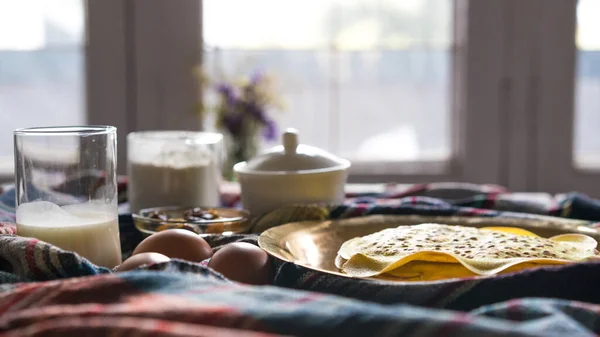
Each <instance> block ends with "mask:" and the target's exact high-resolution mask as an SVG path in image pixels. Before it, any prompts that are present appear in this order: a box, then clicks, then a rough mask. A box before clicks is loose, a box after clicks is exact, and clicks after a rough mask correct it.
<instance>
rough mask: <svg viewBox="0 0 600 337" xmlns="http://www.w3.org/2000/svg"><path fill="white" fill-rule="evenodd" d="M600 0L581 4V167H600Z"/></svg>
mask: <svg viewBox="0 0 600 337" xmlns="http://www.w3.org/2000/svg"><path fill="white" fill-rule="evenodd" d="M598 15H600V1H597V0H579V2H578V5H577V47H578V55H577V61H578V69H577V82H576V83H577V91H576V113H575V139H574V150H573V153H574V161H575V165H576V166H578V167H580V168H592V169H598V168H600V137H598V136H597V135H598V128H599V127H600V35H599V34H598V32H599V31H600V21H598Z"/></svg>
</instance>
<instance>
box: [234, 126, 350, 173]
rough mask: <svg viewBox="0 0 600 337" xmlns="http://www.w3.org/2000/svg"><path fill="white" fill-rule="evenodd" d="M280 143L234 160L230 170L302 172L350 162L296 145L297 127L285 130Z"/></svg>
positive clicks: (335, 167)
mask: <svg viewBox="0 0 600 337" xmlns="http://www.w3.org/2000/svg"><path fill="white" fill-rule="evenodd" d="M282 138H283V144H282V145H278V146H275V147H273V148H271V149H270V150H268V151H267V152H265V153H263V154H261V155H259V156H257V157H255V158H252V159H250V160H249V161H248V162H242V163H238V164H236V165H235V166H234V170H235V171H236V172H240V173H261V172H263V173H275V172H280V173H302V172H315V171H333V170H345V169H348V168H349V167H350V162H349V161H348V160H346V159H342V158H339V157H337V156H335V155H333V154H331V153H329V152H327V151H324V150H321V149H319V148H316V147H313V146H308V145H304V144H299V141H298V138H299V137H298V130H296V129H291V128H290V129H286V130H285V132H284V133H283V137H282Z"/></svg>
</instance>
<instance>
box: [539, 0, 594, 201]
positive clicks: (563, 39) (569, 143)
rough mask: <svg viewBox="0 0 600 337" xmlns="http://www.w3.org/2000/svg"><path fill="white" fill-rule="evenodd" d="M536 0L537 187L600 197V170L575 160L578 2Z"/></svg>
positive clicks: (551, 190) (542, 189)
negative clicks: (581, 166)
mask: <svg viewBox="0 0 600 337" xmlns="http://www.w3.org/2000/svg"><path fill="white" fill-rule="evenodd" d="M538 2H540V6H539V8H538V11H537V14H538V17H539V19H538V21H537V22H538V26H537V38H536V39H537V41H538V46H537V55H536V57H537V62H536V65H537V69H536V70H537V72H536V77H537V78H539V79H538V80H537V81H536V82H535V83H537V86H536V87H535V88H534V90H537V92H534V95H535V96H537V97H539V101H538V104H537V107H536V108H537V109H535V113H536V122H537V126H538V128H537V135H536V147H535V149H536V150H537V151H535V154H536V156H537V158H536V159H535V165H536V170H535V171H536V173H537V174H536V177H535V178H536V179H535V182H536V186H535V189H536V190H540V191H548V192H552V193H559V192H569V191H578V192H582V193H587V194H592V195H595V196H600V170H598V169H596V170H590V169H583V168H578V167H576V166H575V159H574V146H573V145H574V134H575V114H576V105H575V94H576V89H577V86H576V77H577V52H578V49H577V46H576V27H577V1H556V0H555V1H547V2H546V1H543V0H541V1H540V0H538ZM541 2H543V5H541Z"/></svg>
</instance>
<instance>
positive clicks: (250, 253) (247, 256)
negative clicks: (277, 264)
mask: <svg viewBox="0 0 600 337" xmlns="http://www.w3.org/2000/svg"><path fill="white" fill-rule="evenodd" d="M208 266H209V267H210V268H212V269H214V270H215V271H217V272H219V273H221V274H223V276H225V277H227V278H228V279H230V280H232V281H236V282H240V283H247V284H254V285H264V284H272V282H273V268H272V266H271V262H270V261H269V255H268V254H267V253H266V252H265V251H264V250H262V249H261V248H259V247H257V246H255V245H253V244H250V243H245V242H234V243H230V244H228V245H225V246H223V248H221V249H219V250H218V251H217V252H216V253H215V255H214V256H213V257H212V258H211V259H210V261H209V262H208Z"/></svg>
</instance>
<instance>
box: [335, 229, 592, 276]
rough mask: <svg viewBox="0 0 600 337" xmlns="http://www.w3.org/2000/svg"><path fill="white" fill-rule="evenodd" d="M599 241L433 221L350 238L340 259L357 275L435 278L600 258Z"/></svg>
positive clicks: (339, 263) (345, 269)
mask: <svg viewBox="0 0 600 337" xmlns="http://www.w3.org/2000/svg"><path fill="white" fill-rule="evenodd" d="M597 244H598V243H597V242H596V240H594V239H593V238H591V237H589V236H587V235H583V234H564V235H558V236H555V237H552V238H542V237H539V236H537V235H535V234H533V233H531V232H529V231H526V230H523V229H520V228H512V227H493V228H473V227H465V226H449V225H443V224H432V223H428V224H420V225H414V226H399V227H396V228H388V229H384V230H382V231H379V232H376V233H373V234H370V235H367V236H363V237H357V238H353V239H350V240H348V241H346V242H345V243H344V244H342V246H341V247H340V249H339V251H338V256H337V258H336V261H335V264H336V266H337V267H338V268H339V269H340V270H341V271H342V272H344V273H346V274H348V275H350V276H353V277H373V276H378V275H383V274H385V276H386V277H396V278H399V279H405V280H432V279H444V278H454V277H469V276H481V275H494V274H499V273H506V272H514V271H517V270H521V269H525V268H532V267H536V266H544V265H560V264H567V263H575V262H582V261H589V260H600V255H599V253H598V251H597V250H596V246H597Z"/></svg>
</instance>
